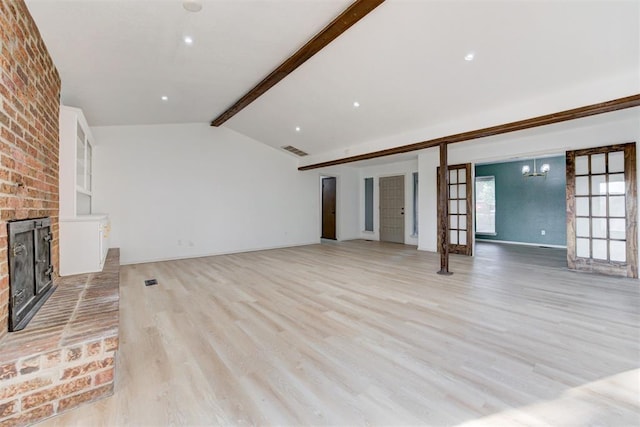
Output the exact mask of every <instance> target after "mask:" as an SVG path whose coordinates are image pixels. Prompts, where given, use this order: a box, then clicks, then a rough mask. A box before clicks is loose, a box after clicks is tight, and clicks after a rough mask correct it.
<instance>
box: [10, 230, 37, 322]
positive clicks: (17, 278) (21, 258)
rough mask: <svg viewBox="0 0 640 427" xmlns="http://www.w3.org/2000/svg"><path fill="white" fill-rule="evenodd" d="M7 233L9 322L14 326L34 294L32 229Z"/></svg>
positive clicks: (28, 305)
mask: <svg viewBox="0 0 640 427" xmlns="http://www.w3.org/2000/svg"><path fill="white" fill-rule="evenodd" d="M10 225H13V224H10ZM16 228H17V229H15V230H14V229H12V230H11V233H9V237H10V239H9V240H10V241H9V251H10V256H9V260H10V262H9V277H11V286H10V287H11V304H10V307H11V313H10V315H11V320H12V323H13V324H14V325H15V324H17V323H18V322H19V321H20V320H21V319H22V317H24V314H25V309H27V311H28V308H29V307H30V304H29V303H30V302H31V300H32V299H33V297H34V296H35V294H36V292H35V291H36V289H35V286H34V272H35V270H34V263H33V250H34V246H33V244H34V242H33V227H32V226H26V227H16Z"/></svg>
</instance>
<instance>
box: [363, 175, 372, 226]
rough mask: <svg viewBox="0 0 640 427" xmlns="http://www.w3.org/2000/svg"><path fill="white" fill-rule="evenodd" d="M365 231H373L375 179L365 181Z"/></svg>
mask: <svg viewBox="0 0 640 427" xmlns="http://www.w3.org/2000/svg"><path fill="white" fill-rule="evenodd" d="M364 231H373V178H365V179H364Z"/></svg>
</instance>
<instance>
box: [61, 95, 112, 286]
mask: <svg viewBox="0 0 640 427" xmlns="http://www.w3.org/2000/svg"><path fill="white" fill-rule="evenodd" d="M59 161H60V182H59V188H60V275H61V276H68V275H71V274H80V273H91V272H96V271H101V270H102V267H103V266H104V260H105V258H106V255H107V250H108V249H109V231H110V227H111V226H110V223H109V217H108V215H106V214H96V213H94V212H93V210H92V197H93V179H92V178H93V176H92V173H93V136H92V135H91V130H90V129H89V126H88V124H87V121H86V119H85V117H84V114H83V113H82V110H80V109H78V108H73V107H67V106H64V105H61V106H60V157H59Z"/></svg>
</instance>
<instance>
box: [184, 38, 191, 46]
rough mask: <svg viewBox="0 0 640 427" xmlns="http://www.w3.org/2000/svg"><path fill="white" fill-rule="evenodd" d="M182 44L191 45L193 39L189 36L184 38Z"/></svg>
mask: <svg viewBox="0 0 640 427" xmlns="http://www.w3.org/2000/svg"><path fill="white" fill-rule="evenodd" d="M184 42H185V44H189V45H191V44H193V38H191V37H189V36H185V38H184Z"/></svg>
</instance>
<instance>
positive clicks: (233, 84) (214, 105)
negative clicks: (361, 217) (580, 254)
mask: <svg viewBox="0 0 640 427" xmlns="http://www.w3.org/2000/svg"><path fill="white" fill-rule="evenodd" d="M350 4H351V1H350V0H244V1H238V0H226V1H224V0H211V1H206V0H204V1H203V8H202V10H201V11H200V12H197V13H192V12H188V11H186V10H185V9H184V8H183V7H182V2H181V1H179V0H164V1H148V0H147V1H137V0H109V1H106V0H90V1H75V0H73V1H67V0H27V5H28V7H29V9H30V11H31V13H32V15H33V17H34V19H35V21H36V24H37V25H38V27H39V28H40V31H41V33H42V36H43V38H44V40H45V43H46V44H47V47H48V49H49V51H50V53H51V55H52V57H53V59H54V62H55V63H56V65H57V67H58V69H59V71H60V74H61V77H62V81H63V88H62V101H63V102H64V103H65V104H68V105H73V106H78V107H81V108H82V109H83V110H84V111H85V114H86V116H87V119H88V121H89V123H90V125H93V126H97V125H137V124H158V123H187V122H210V121H211V120H212V119H214V118H215V117H217V116H218V115H219V114H221V113H222V112H223V111H225V110H226V109H227V108H228V107H229V106H231V105H232V104H233V103H234V102H235V101H236V100H237V99H238V98H240V97H241V96H242V95H244V94H245V93H246V92H247V91H248V90H249V89H251V88H252V87H253V86H255V85H256V83H258V82H259V81H260V80H262V79H263V78H264V77H265V76H266V75H268V74H269V73H270V72H271V71H273V70H274V69H275V68H276V67H277V66H278V65H279V64H280V63H282V62H283V61H284V60H286V59H287V58H288V57H289V56H290V55H292V54H293V53H294V52H295V51H296V50H297V49H299V48H300V47H301V46H302V45H304V44H305V43H306V42H307V41H308V40H309V39H310V38H312V37H313V36H314V35H315V34H316V33H318V32H319V31H320V30H321V29H322V28H324V27H325V26H326V25H327V24H328V23H329V22H331V21H332V20H333V19H334V18H335V17H336V16H338V15H339V14H340V13H341V12H342V11H343V10H344V9H345V8H347V7H348V6H349V5H350ZM187 36H188V37H191V38H192V40H193V43H192V44H191V45H188V44H186V43H185V42H184V39H185V37H187ZM470 53H472V54H473V55H474V58H473V60H472V61H467V60H465V56H466V55H468V54H470ZM639 75H640V2H638V1H637V0H629V1H612V0H602V1H598V0H594V1H569V0H548V1H538V0H531V1H508V0H502V1H500V0H497V1H488V0H487V1H485V0H475V1H474V0H466V1H465V0H460V1H446V0H387V1H385V2H384V3H383V4H382V5H380V6H379V7H377V8H376V9H374V10H373V11H372V12H371V13H370V14H368V15H367V16H366V17H364V18H363V19H362V20H361V21H359V22H358V23H356V24H355V25H354V26H353V27H351V28H350V29H349V30H347V31H346V32H345V33H344V34H343V35H341V36H340V37H339V38H338V39H336V40H335V41H333V42H332V43H331V44H329V45H328V46H327V47H325V48H324V49H323V50H322V51H320V52H319V53H318V54H316V55H315V56H314V57H312V58H311V59H310V60H309V61H307V62H306V63H304V64H303V65H302V66H301V67H299V68H298V69H296V70H295V71H294V72H293V73H291V74H289V75H288V76H287V77H286V78H285V79H284V80H282V81H281V82H280V83H278V84H277V85H275V86H274V87H273V88H271V89H270V90H269V91H268V92H266V93H265V94H264V95H262V96H261V97H260V98H258V99H257V100H256V101H254V102H253V103H252V104H250V105H249V106H248V107H246V108H245V109H244V110H242V111H241V112H240V113H238V114H237V115H235V116H234V117H233V118H231V119H230V120H229V121H227V122H226V123H225V124H224V125H223V126H227V127H229V128H231V129H234V130H236V131H238V132H241V133H243V134H246V135H248V136H250V137H253V138H255V139H257V140H259V141H262V142H264V143H266V144H269V145H272V146H274V147H277V148H279V147H282V146H285V145H293V146H295V147H297V148H300V149H302V150H304V151H306V152H308V153H310V154H312V155H318V154H321V153H327V152H334V151H335V150H337V149H340V148H342V147H348V146H353V145H356V144H361V143H363V142H366V141H371V140H376V139H379V138H382V137H385V136H389V135H395V134H402V133H406V132H408V131H410V130H412V129H418V128H424V127H428V126H436V125H439V124H441V123H447V122H451V121H453V120H456V118H458V117H461V116H471V115H473V114H476V113H478V112H482V111H490V110H495V109H498V108H503V107H505V106H508V105H512V104H513V105H515V104H522V103H524V102H530V101H532V100H533V101H535V102H538V103H542V104H545V102H547V103H548V105H546V104H545V109H546V111H545V112H546V113H551V112H555V111H558V109H559V108H557V107H558V106H557V105H554V102H553V101H552V100H550V98H548V94H550V93H554V92H557V91H562V90H566V88H568V87H576V88H580V87H598V85H600V86H606V85H607V82H608V81H610V79H611V78H612V76H613V77H616V76H618V77H619V76H622V77H621V79H622V80H624V79H626V80H627V81H630V82H631V83H630V85H627V86H631V87H633V86H634V85H635V92H632V93H619V92H620V88H619V87H612V88H611V96H610V97H609V98H606V97H605V98H606V99H601V100H600V101H607V100H609V99H613V98H616V97H618V96H625V95H632V94H634V93H638V92H640V77H639ZM629 76H631V77H629ZM634 76H635V77H634ZM629 79H630V80H629ZM634 79H635V81H634ZM600 89H601V92H602V93H605V94H606V93H607V90H608V89H607V87H604V88H600ZM162 96H166V97H167V100H166V101H163V100H162V99H161V97H162ZM354 102H358V103H359V105H360V106H359V107H357V108H356V107H354ZM575 106H576V107H577V106H579V105H575ZM296 128H299V131H296ZM409 142H412V141H409ZM414 142H415V141H414Z"/></svg>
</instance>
